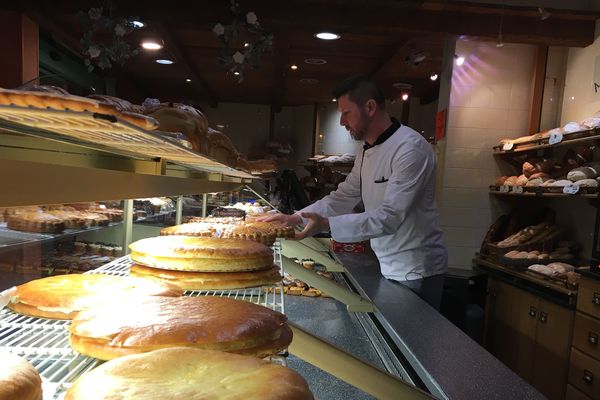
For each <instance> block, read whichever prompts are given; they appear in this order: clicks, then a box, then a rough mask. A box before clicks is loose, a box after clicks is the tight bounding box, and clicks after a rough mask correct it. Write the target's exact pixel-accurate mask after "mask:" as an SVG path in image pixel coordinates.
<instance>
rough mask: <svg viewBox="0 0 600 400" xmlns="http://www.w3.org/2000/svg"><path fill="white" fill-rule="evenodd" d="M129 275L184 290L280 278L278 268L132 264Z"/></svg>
mask: <svg viewBox="0 0 600 400" xmlns="http://www.w3.org/2000/svg"><path fill="white" fill-rule="evenodd" d="M130 276H136V277H140V278H151V279H157V280H159V281H161V282H167V283H170V284H172V285H175V286H178V287H180V288H182V289H184V290H209V289H241V288H249V287H257V286H264V285H271V284H274V283H276V282H279V281H280V280H281V275H279V268H278V267H276V266H273V267H272V268H270V269H265V270H262V271H249V272H190V271H172V270H166V269H158V268H150V267H146V266H144V265H139V264H134V265H133V266H132V267H131V272H130Z"/></svg>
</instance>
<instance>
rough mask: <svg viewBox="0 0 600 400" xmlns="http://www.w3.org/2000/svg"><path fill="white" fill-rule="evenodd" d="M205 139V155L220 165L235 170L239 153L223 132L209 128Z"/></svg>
mask: <svg viewBox="0 0 600 400" xmlns="http://www.w3.org/2000/svg"><path fill="white" fill-rule="evenodd" d="M206 138H207V141H208V149H207V151H206V154H207V155H208V156H209V157H211V158H213V159H215V160H217V161H218V162H220V163H223V164H226V165H229V166H230V167H233V168H235V166H236V165H237V160H238V158H239V157H240V153H239V151H238V150H237V149H236V148H235V146H234V145H233V142H232V141H231V139H229V137H228V136H227V135H226V134H224V133H223V132H219V131H216V130H214V129H211V128H208V134H207V136H206Z"/></svg>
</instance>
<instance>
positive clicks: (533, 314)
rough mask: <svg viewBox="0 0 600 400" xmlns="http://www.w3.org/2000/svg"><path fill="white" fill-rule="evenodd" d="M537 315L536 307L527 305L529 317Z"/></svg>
mask: <svg viewBox="0 0 600 400" xmlns="http://www.w3.org/2000/svg"><path fill="white" fill-rule="evenodd" d="M536 315H537V309H536V308H535V307H529V316H530V317H531V318H535V316H536Z"/></svg>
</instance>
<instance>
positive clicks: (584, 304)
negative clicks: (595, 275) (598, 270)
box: [577, 277, 600, 318]
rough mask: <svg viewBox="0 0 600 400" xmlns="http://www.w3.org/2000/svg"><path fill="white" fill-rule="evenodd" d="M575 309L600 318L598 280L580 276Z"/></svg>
mask: <svg viewBox="0 0 600 400" xmlns="http://www.w3.org/2000/svg"><path fill="white" fill-rule="evenodd" d="M577 310H579V311H583V312H584V313H586V314H589V315H591V316H593V317H594V318H600V281H599V280H596V279H590V278H583V277H582V278H581V281H580V282H579V289H578V290H577Z"/></svg>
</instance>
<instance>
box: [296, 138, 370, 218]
mask: <svg viewBox="0 0 600 400" xmlns="http://www.w3.org/2000/svg"><path fill="white" fill-rule="evenodd" d="M362 152H363V150H361V151H360V153H359V155H358V156H357V157H356V161H355V162H354V166H353V167H352V170H351V171H350V173H349V174H348V176H347V177H346V179H345V180H344V182H342V183H340V184H339V185H338V187H337V189H336V190H335V191H333V192H331V193H329V194H328V195H327V196H325V197H323V198H322V199H321V200H318V201H316V202H315V203H313V204H311V205H309V206H308V207H305V208H303V209H302V210H300V211H299V212H298V213H303V212H311V213H316V214H319V215H321V216H323V217H333V216H336V215H342V214H348V213H351V212H352V210H353V209H354V207H355V206H356V205H357V204H358V203H359V202H360V200H361V198H360V195H361V193H360V164H361V163H362V154H363V153H362ZM302 221H303V222H304V223H306V219H305V218H302Z"/></svg>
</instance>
